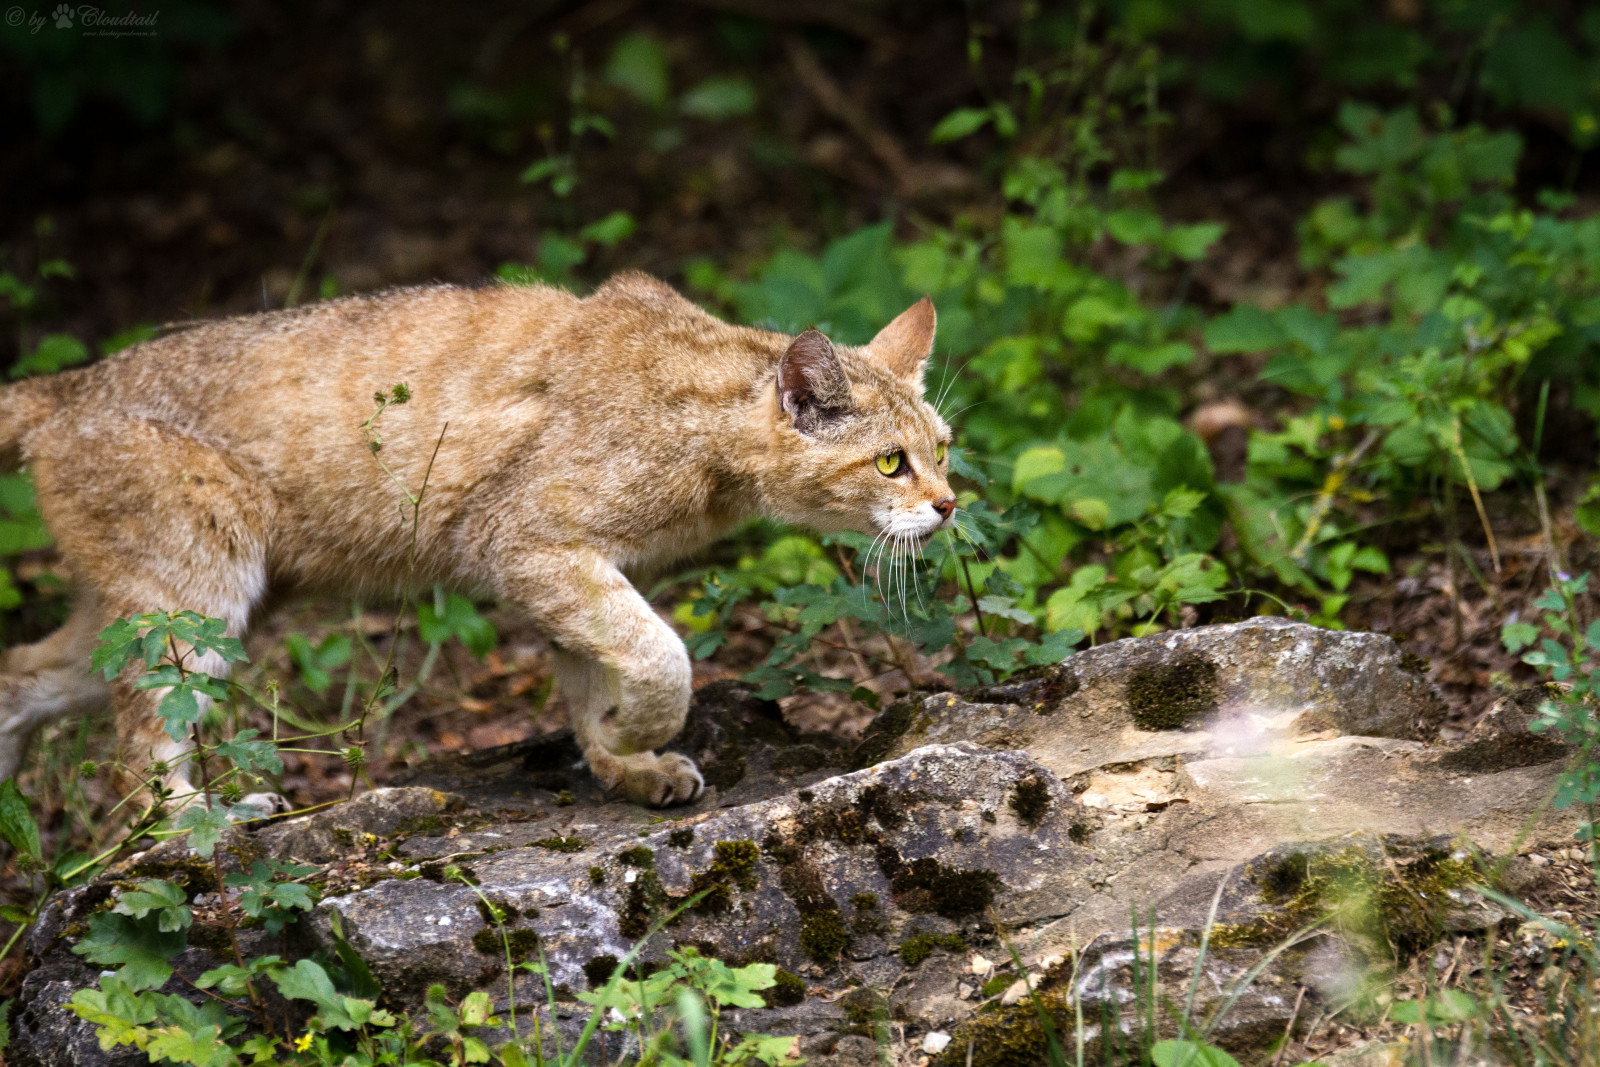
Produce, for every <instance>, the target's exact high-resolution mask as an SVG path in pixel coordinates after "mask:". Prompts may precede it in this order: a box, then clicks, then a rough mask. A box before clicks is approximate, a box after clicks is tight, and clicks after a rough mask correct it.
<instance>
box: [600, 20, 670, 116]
mask: <svg viewBox="0 0 1600 1067" xmlns="http://www.w3.org/2000/svg"><path fill="white" fill-rule="evenodd" d="M605 80H606V81H608V82H610V83H611V84H612V85H615V86H617V87H618V88H620V89H624V90H626V91H627V92H629V93H632V94H633V95H634V96H636V97H638V98H639V99H640V100H642V101H644V102H645V103H647V104H649V105H650V106H651V107H661V106H662V105H663V104H665V103H666V102H667V94H668V93H669V92H670V91H671V90H670V87H669V85H668V83H667V50H666V49H665V48H663V47H662V46H661V42H659V41H657V40H656V39H655V38H654V37H653V36H651V35H650V34H649V33H646V32H644V31H643V30H640V31H636V32H634V33H630V34H628V35H627V36H626V37H624V38H622V40H620V41H618V42H617V46H616V47H615V48H614V49H612V51H611V59H610V61H609V62H607V63H606V69H605Z"/></svg>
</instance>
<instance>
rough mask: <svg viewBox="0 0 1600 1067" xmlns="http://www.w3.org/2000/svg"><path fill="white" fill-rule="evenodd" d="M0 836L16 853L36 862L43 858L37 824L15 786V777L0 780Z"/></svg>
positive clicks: (26, 801)
mask: <svg viewBox="0 0 1600 1067" xmlns="http://www.w3.org/2000/svg"><path fill="white" fill-rule="evenodd" d="M0 838H3V839H4V840H5V841H6V843H7V844H9V845H10V846H11V847H12V848H14V849H16V850H17V855H19V856H22V857H24V858H26V859H28V860H31V861H33V862H35V863H37V862H38V861H39V860H40V859H42V858H43V854H42V853H41V852H40V850H39V824H38V822H37V821H35V820H34V817H33V812H32V811H31V810H30V809H29V807H28V800H27V798H26V797H24V796H23V795H22V790H20V789H18V788H17V781H16V779H15V778H7V779H6V780H5V781H3V782H0Z"/></svg>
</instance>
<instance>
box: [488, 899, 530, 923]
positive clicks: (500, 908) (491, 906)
mask: <svg viewBox="0 0 1600 1067" xmlns="http://www.w3.org/2000/svg"><path fill="white" fill-rule="evenodd" d="M478 914H479V915H480V916H481V917H482V918H483V921H484V923H485V924H486V925H488V926H503V925H505V924H506V923H512V922H516V921H517V916H518V915H520V914H521V912H519V911H517V909H516V908H514V907H512V906H511V905H510V904H506V903H504V902H503V901H498V900H496V901H486V900H483V899H479V901H478ZM538 914H539V912H538V910H537V909H533V910H532V911H531V913H530V914H529V916H528V917H529V918H534V917H536V916H537V915H538Z"/></svg>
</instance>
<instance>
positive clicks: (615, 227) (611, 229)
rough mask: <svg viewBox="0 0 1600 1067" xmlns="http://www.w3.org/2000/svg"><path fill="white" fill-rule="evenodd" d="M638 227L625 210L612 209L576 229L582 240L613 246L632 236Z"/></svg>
mask: <svg viewBox="0 0 1600 1067" xmlns="http://www.w3.org/2000/svg"><path fill="white" fill-rule="evenodd" d="M638 228H639V224H638V223H637V222H635V221H634V219H633V216H632V215H630V214H628V213H627V212H626V211H613V212H612V213H611V214H609V215H607V216H606V217H605V218H603V219H597V220H595V221H594V222H591V223H589V225H587V226H585V227H584V228H583V229H581V230H579V231H578V238H579V239H580V240H583V241H593V242H594V243H595V244H598V245H604V246H605V247H606V248H614V247H616V246H617V245H619V244H621V243H622V242H623V241H625V240H627V239H628V238H629V237H632V236H633V231H634V230H637V229H638Z"/></svg>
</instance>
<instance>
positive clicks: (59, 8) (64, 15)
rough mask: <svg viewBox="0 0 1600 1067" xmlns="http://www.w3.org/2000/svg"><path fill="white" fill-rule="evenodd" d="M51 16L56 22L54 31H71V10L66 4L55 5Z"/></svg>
mask: <svg viewBox="0 0 1600 1067" xmlns="http://www.w3.org/2000/svg"><path fill="white" fill-rule="evenodd" d="M53 15H54V17H55V20H56V29H58V30H70V29H72V8H70V7H68V6H67V5H66V4H57V5H56V9H55V11H54V12H53Z"/></svg>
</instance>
